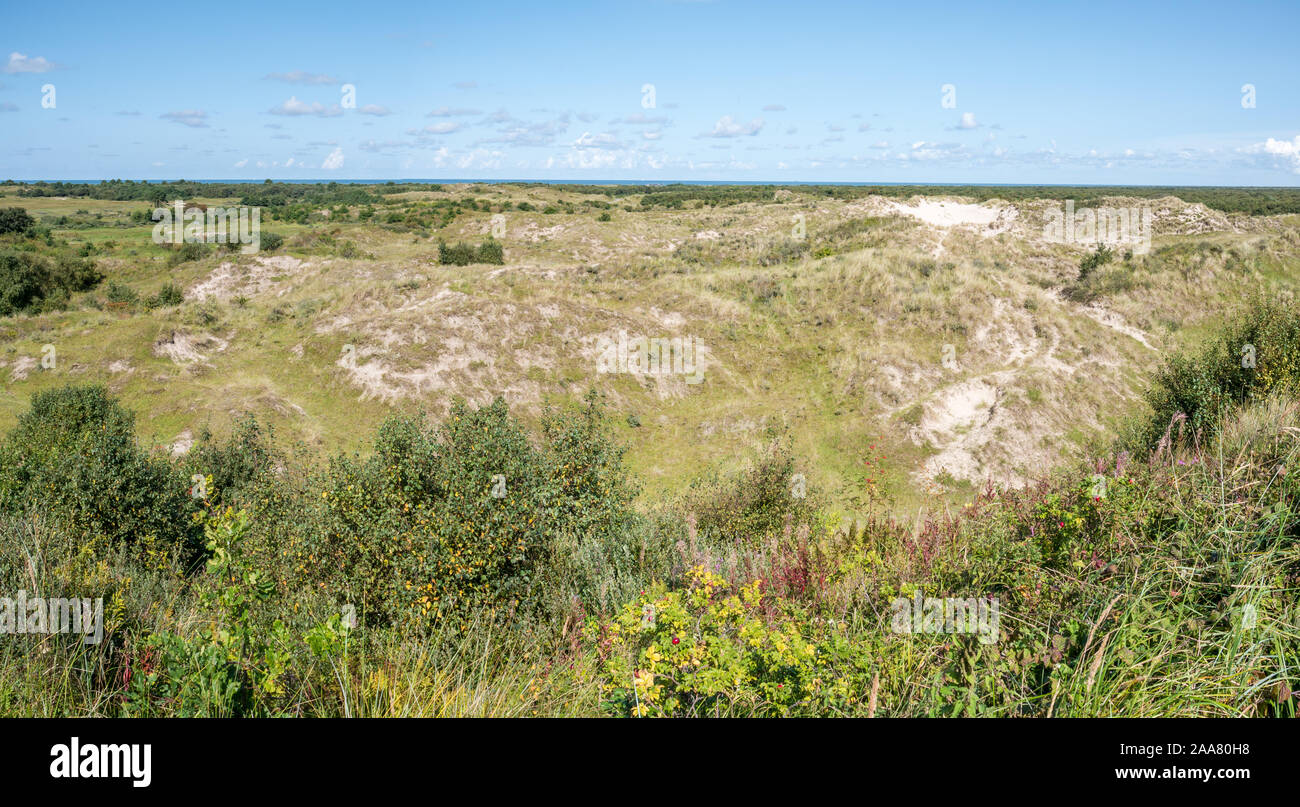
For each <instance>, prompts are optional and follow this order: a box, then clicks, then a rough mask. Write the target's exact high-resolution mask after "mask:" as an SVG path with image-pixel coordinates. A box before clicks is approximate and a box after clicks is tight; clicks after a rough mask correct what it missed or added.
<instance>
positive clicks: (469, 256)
mask: <svg viewBox="0 0 1300 807" xmlns="http://www.w3.org/2000/svg"><path fill="white" fill-rule="evenodd" d="M438 262H439V263H441V264H443V265H445V266H468V265H469V264H472V263H492V264H504V263H505V252H504V250H503V249H502V247H501V244H500V242H498V241H496V240H495V239H492V238H489V239H488V240H487V241H484V242H483V243H482V244H480V245H479V246H478V247H477V248H475V247H473V246H471V245H469V244H465V243H458V244H456V245H455V246H448V245H447V244H446V242H442V241H440V242H438Z"/></svg>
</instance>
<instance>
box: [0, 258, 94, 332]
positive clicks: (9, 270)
mask: <svg viewBox="0 0 1300 807" xmlns="http://www.w3.org/2000/svg"><path fill="white" fill-rule="evenodd" d="M102 279H103V275H102V274H100V273H99V271H98V270H97V269H96V268H95V264H94V262H92V261H89V260H83V259H78V258H72V257H68V256H60V257H59V258H58V259H57V260H56V261H55V262H54V263H53V264H51V263H50V261H48V260H46V259H45V258H42V257H40V256H38V255H34V254H32V253H30V252H5V253H0V316H11V315H13V314H16V313H19V312H23V311H36V310H39V309H42V308H43V309H45V310H52V309H56V308H61V307H64V306H66V305H67V302H68V298H69V295H70V294H71V293H73V292H78V291H86V290H87V289H91V288H93V287H94V286H95V285H96V284H97V283H99V282H100V281H101V280H102Z"/></svg>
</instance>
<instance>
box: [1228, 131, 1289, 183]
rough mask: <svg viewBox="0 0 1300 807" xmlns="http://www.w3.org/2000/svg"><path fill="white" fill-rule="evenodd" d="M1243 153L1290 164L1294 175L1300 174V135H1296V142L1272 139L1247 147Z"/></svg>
mask: <svg viewBox="0 0 1300 807" xmlns="http://www.w3.org/2000/svg"><path fill="white" fill-rule="evenodd" d="M1242 151H1244V152H1245V153H1247V154H1258V155H1261V156H1264V157H1266V158H1272V161H1273V162H1275V163H1281V164H1284V165H1285V164H1286V163H1290V168H1291V171H1292V173H1296V174H1300V135H1296V136H1295V139H1294V140H1274V139H1273V138H1271V137H1270V138H1269V139H1268V140H1266V141H1264V142H1263V143H1255V144H1254V145H1251V146H1247V147H1246V148H1244V149H1242Z"/></svg>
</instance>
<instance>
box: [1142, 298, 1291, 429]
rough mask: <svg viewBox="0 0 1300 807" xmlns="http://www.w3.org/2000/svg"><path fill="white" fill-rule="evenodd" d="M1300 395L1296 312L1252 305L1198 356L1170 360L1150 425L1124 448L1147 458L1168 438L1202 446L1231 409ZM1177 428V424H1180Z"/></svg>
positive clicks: (1283, 303) (1157, 379) (1277, 304)
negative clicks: (1285, 395) (1287, 394)
mask: <svg viewBox="0 0 1300 807" xmlns="http://www.w3.org/2000/svg"><path fill="white" fill-rule="evenodd" d="M1298 389H1300V311H1297V310H1296V308H1295V306H1294V303H1293V302H1291V301H1289V300H1278V299H1266V298H1258V299H1256V300H1255V301H1253V302H1251V303H1249V304H1248V305H1247V306H1246V307H1245V308H1244V309H1242V310H1241V311H1240V312H1239V313H1238V314H1236V315H1235V316H1234V317H1233V318H1232V319H1230V320H1228V321H1227V322H1226V323H1225V324H1224V325H1223V326H1222V328H1220V330H1219V331H1218V333H1216V334H1215V335H1213V336H1212V337H1211V338H1210V339H1209V340H1207V342H1206V343H1205V345H1204V347H1203V348H1201V349H1200V350H1199V351H1197V352H1192V351H1187V352H1182V353H1178V354H1175V355H1174V356H1171V357H1170V358H1169V359H1167V360H1166V362H1165V364H1164V366H1163V367H1161V368H1160V369H1159V370H1158V371H1157V372H1156V373H1155V376H1154V378H1153V379H1152V384H1151V388H1150V390H1148V392H1147V393H1146V395H1145V397H1146V402H1147V404H1148V405H1149V406H1150V407H1151V415H1150V417H1149V418H1146V419H1144V420H1143V421H1140V422H1139V423H1138V424H1137V425H1136V426H1134V427H1133V429H1132V431H1131V433H1130V434H1129V435H1128V436H1127V438H1126V441H1127V442H1128V443H1129V444H1130V447H1131V448H1135V449H1137V450H1140V451H1148V450H1151V449H1154V448H1156V447H1157V446H1158V445H1159V444H1160V443H1161V441H1162V439H1164V437H1165V435H1166V434H1169V435H1170V437H1171V439H1176V438H1177V436H1178V435H1179V433H1182V436H1183V437H1185V438H1189V439H1196V438H1200V439H1204V438H1207V437H1209V436H1211V435H1213V434H1214V432H1215V430H1216V428H1217V425H1218V422H1219V421H1220V420H1221V419H1222V418H1223V416H1224V415H1225V414H1226V412H1227V411H1228V410H1229V409H1230V408H1232V407H1234V406H1237V405H1240V404H1243V403H1245V402H1247V401H1251V400H1254V399H1257V398H1261V397H1265V396H1267V395H1269V394H1271V393H1273V392H1281V391H1287V392H1291V393H1294V392H1295V391H1296V390H1298ZM1184 418H1185V422H1183V423H1182V424H1181V425H1174V424H1175V421H1177V420H1183V419H1184Z"/></svg>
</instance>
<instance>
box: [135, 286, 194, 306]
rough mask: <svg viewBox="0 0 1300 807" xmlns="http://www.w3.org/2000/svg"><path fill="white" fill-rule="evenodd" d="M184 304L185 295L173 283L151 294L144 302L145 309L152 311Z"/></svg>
mask: <svg viewBox="0 0 1300 807" xmlns="http://www.w3.org/2000/svg"><path fill="white" fill-rule="evenodd" d="M183 302H185V295H184V294H183V293H182V292H181V289H180V286H177V285H176V284H175V283H168V284H166V285H164V286H163V287H162V288H161V289H159V290H158V292H157V293H156V294H151V295H150V296H149V297H148V299H146V300H145V302H144V304H145V307H146V308H148V309H150V310H152V309H155V308H162V307H164V306H173V305H180V304H181V303H183Z"/></svg>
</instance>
